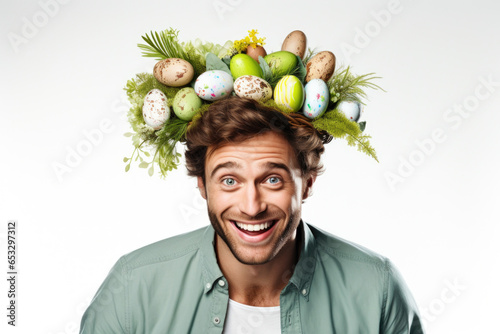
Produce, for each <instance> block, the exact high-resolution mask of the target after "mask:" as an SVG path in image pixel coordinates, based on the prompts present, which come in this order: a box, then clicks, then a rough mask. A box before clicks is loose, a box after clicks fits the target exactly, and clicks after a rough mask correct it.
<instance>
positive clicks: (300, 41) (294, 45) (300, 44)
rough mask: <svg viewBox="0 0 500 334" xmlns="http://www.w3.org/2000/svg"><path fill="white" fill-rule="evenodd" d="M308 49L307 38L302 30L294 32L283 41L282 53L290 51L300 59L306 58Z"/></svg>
mask: <svg viewBox="0 0 500 334" xmlns="http://www.w3.org/2000/svg"><path fill="white" fill-rule="evenodd" d="M306 48H307V37H306V34H304V33H303V32H302V31H300V30H295V31H292V32H291V33H289V34H288V36H286V38H285V40H284V41H283V45H282V46H281V51H289V52H291V53H293V54H295V55H297V56H299V57H300V59H302V58H304V54H305V53H306Z"/></svg>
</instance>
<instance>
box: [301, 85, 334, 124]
mask: <svg viewBox="0 0 500 334" xmlns="http://www.w3.org/2000/svg"><path fill="white" fill-rule="evenodd" d="M304 90H305V92H306V100H305V102H304V106H303V107H302V112H303V113H304V115H305V116H306V117H308V118H316V117H319V116H321V115H323V113H324V112H325V111H326V108H327V107H328V102H329V100H330V92H329V91H328V86H327V85H326V83H325V82H324V81H323V80H321V79H312V80H311V81H309V82H308V83H307V84H306V86H305V88H304Z"/></svg>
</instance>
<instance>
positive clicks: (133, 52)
mask: <svg viewBox="0 0 500 334" xmlns="http://www.w3.org/2000/svg"><path fill="white" fill-rule="evenodd" d="M63 2H65V3H63ZM44 4H47V5H44ZM49 4H51V5H49ZM0 6H1V7H0V13H1V14H0V15H1V18H0V37H1V38H0V48H1V56H0V57H1V58H0V59H1V62H0V63H1V65H0V66H1V80H0V85H1V86H0V92H1V121H0V145H1V146H0V222H1V226H2V227H1V231H0V235H1V237H2V238H1V243H2V245H1V253H3V254H4V255H0V259H1V263H2V264H1V265H0V267H1V268H4V269H3V270H4V273H6V272H7V268H6V266H7V263H6V245H5V233H6V225H7V221H8V220H9V219H17V220H18V222H19V223H18V224H19V229H18V242H19V245H18V269H19V279H18V301H17V303H18V310H17V311H18V318H17V321H18V322H17V324H18V326H17V327H16V328H11V327H10V326H7V325H6V322H7V318H6V316H5V314H6V313H7V311H6V307H7V303H8V300H7V297H6V295H7V285H6V280H5V279H2V280H1V281H2V284H0V296H2V297H1V298H0V306H1V307H0V309H2V310H3V311H1V312H0V313H1V314H0V319H2V320H1V325H0V326H1V327H0V328H2V329H1V331H2V332H3V333H5V332H4V329H5V328H8V331H7V332H8V333H44V334H45V333H47V334H61V333H76V332H77V327H78V324H79V321H80V318H81V315H82V313H83V311H84V309H85V307H86V306H87V305H88V303H89V302H90V300H91V298H92V296H93V295H94V293H95V292H96V290H97V288H98V286H99V285H100V283H101V282H102V280H103V279H104V277H105V276H106V274H107V272H108V270H109V269H110V268H111V266H112V265H113V264H114V262H115V261H116V260H117V259H118V257H119V256H121V255H123V254H124V253H127V252H129V251H132V250H134V249H136V248H138V247H141V246H143V245H146V244H149V243H151V242H154V241H157V240H159V239H163V238H166V237H169V236H172V235H176V234H179V233H183V232H187V231H190V230H193V229H195V228H198V227H201V226H204V225H205V224H207V223H208V220H207V218H206V213H205V207H204V203H203V200H202V199H201V197H200V196H199V195H198V194H197V193H196V189H195V182H194V179H191V178H188V177H187V176H186V172H185V170H184V168H183V167H182V168H180V169H179V170H177V171H175V172H173V173H171V175H170V176H169V177H168V178H167V179H166V180H162V179H160V178H159V177H158V176H156V175H155V176H154V177H149V176H148V175H147V171H146V170H144V169H140V168H138V167H137V165H134V166H133V167H132V168H131V171H130V172H128V173H125V172H124V166H125V164H124V163H123V162H122V159H123V157H125V156H130V154H131V153H132V150H133V147H132V144H131V142H130V138H125V137H124V136H123V133H124V132H127V131H129V126H128V123H127V121H126V111H127V106H126V102H125V94H124V91H123V89H122V88H123V87H124V85H125V83H126V81H127V80H128V79H130V78H132V77H133V76H134V75H135V74H136V73H138V72H142V71H148V72H151V71H152V68H153V66H154V63H155V61H154V60H152V59H149V58H143V57H141V53H140V50H139V49H138V48H137V46H136V44H137V43H140V42H141V35H144V34H145V33H146V32H149V31H151V30H153V31H155V30H162V29H165V28H168V27H173V28H176V29H179V30H180V31H181V33H180V39H181V40H184V41H188V40H194V39H195V38H201V39H202V40H205V41H211V42H216V43H220V44H222V43H224V42H225V41H226V40H235V39H241V38H243V37H244V36H246V35H247V30H250V29H258V30H259V33H260V36H264V37H267V40H266V42H267V44H266V46H265V47H266V49H267V51H268V53H269V52H271V51H278V50H279V49H280V47H281V43H282V41H283V39H284V38H285V36H286V35H287V34H288V33H289V32H291V31H292V30H296V29H300V30H302V31H304V32H305V33H306V35H307V37H308V43H309V46H310V47H317V48H318V50H330V51H332V52H334V53H335V54H336V56H337V62H338V63H343V64H349V65H351V66H352V69H353V71H354V72H356V73H359V74H362V73H368V72H376V73H377V74H378V75H380V76H381V77H383V79H381V80H380V81H379V82H378V83H379V84H380V85H381V86H383V88H385V90H386V91H387V92H385V93H384V92H380V91H370V92H369V95H370V101H368V103H367V107H366V108H365V111H364V113H363V116H362V118H363V120H365V121H367V130H366V131H367V132H368V133H369V134H371V135H372V137H373V139H372V144H373V145H374V146H375V147H376V149H377V152H378V155H379V159H380V163H376V162H375V161H374V160H373V159H371V158H369V157H367V156H365V155H364V154H361V153H358V152H357V151H356V150H355V149H354V148H350V147H347V146H346V145H345V143H344V142H340V141H338V142H334V143H332V144H329V145H328V146H327V152H326V154H325V155H324V163H325V165H326V167H327V170H326V172H325V174H324V175H323V176H321V177H320V178H319V179H318V182H317V184H316V185H315V189H314V191H315V192H314V196H313V197H312V198H310V199H309V200H308V201H307V203H306V204H305V207H304V214H303V218H304V219H305V220H306V221H308V222H309V223H312V224H315V225H317V226H319V227H321V228H323V229H325V230H327V231H330V232H331V233H334V234H336V235H338V236H341V237H343V238H346V239H349V240H352V241H354V242H357V243H360V244H362V245H364V246H366V247H369V248H371V249H373V250H375V251H377V252H379V253H382V254H384V255H386V256H388V257H389V258H391V259H392V260H393V261H394V262H395V263H396V265H397V266H398V267H399V268H400V270H401V271H402V273H403V275H404V277H405V279H406V281H407V283H408V285H409V286H410V288H411V290H412V292H413V294H414V296H415V299H416V301H417V303H418V304H419V306H420V308H421V311H422V313H423V317H424V319H425V320H426V326H427V329H428V333H492V332H494V331H496V330H497V329H496V326H495V325H496V324H497V323H498V322H497V321H496V319H497V318H498V314H499V311H500V308H499V307H498V299H499V297H500V292H499V289H498V282H499V281H500V275H499V270H498V269H499V265H500V263H499V260H498V254H500V246H499V245H500V243H499V242H498V239H499V237H500V230H499V219H498V216H497V208H498V205H499V204H500V201H499V200H500V196H499V194H498V188H499V186H500V179H499V176H498V175H499V173H498V169H499V168H500V161H499V154H498V152H499V149H500V144H499V139H500V136H499V135H498V132H497V131H498V126H499V124H500V116H499V113H498V107H499V105H500V84H499V82H500V66H499V65H500V64H499V60H498V59H499V51H500V44H499V43H498V36H499V33H500V23H498V22H499V20H498V12H499V9H500V5H499V4H498V3H495V2H494V1H486V0H480V1H475V2H472V1H467V2H464V1H460V2H459V1H444V0H442V1H430V0H425V1H410V0H401V1H400V2H399V3H398V2H389V1H385V0H384V1H382V0H379V1H367V0H366V1H342V2H340V1H319V0H308V1H303V2H300V3H299V2H297V3H293V2H291V1H287V2H285V1H282V2H279V1H269V0H265V1H263V0H254V1H241V0H220V1H171V0H162V1H144V2H143V3H139V2H138V1H118V0H115V1H102V0H101V1H97V0H86V1H82V0H72V1H68V0H65V1H62V0H60V2H55V0H41V1H40V2H39V1H35V0H29V1H15V2H14V1H9V2H7V1H4V0H2V3H1V5H0ZM44 8H45V9H44ZM35 24H36V25H38V27H37V26H36V25H35ZM481 78H483V79H481ZM481 80H486V81H490V82H493V83H494V84H490V86H485V85H484V84H483V83H482V81H481ZM478 87H479V88H478ZM488 89H489V90H488ZM450 108H452V109H451V111H450ZM453 108H462V109H463V110H465V112H464V113H463V115H464V116H458V115H459V114H457V113H455V112H454V111H453ZM456 110H457V109H456ZM468 110H470V111H468ZM451 117H453V118H451ZM102 121H105V122H108V123H109V124H110V128H111V129H109V131H107V133H103V137H102V140H101V141H98V142H96V144H95V145H92V146H91V147H90V153H89V154H87V155H86V156H84V157H82V159H81V161H79V162H78V163H74V164H73V167H68V168H70V169H71V171H69V172H65V173H63V174H62V175H59V176H60V177H59V178H58V176H57V173H56V172H55V170H54V165H55V164H65V165H67V162H66V159H67V158H68V155H69V154H70V152H71V151H72V150H76V149H77V148H78V147H81V146H82V145H85V141H86V140H87V139H86V136H85V134H84V133H85V132H91V131H97V130H98V131H101V130H99V126H100V123H101V122H102ZM439 129H441V130H439ZM435 131H438V132H439V131H440V132H441V136H440V139H441V140H440V142H439V143H435V144H432V145H431V144H429V140H431V139H432V134H433V132H435ZM417 142H420V143H427V144H426V145H424V146H423V148H422V146H419V145H418V144H417ZM424 151H426V152H424ZM404 161H406V162H404ZM409 161H411V162H409ZM391 173H392V174H391ZM401 174H402V175H401ZM388 175H392V178H393V182H392V185H391V183H390V182H388V179H387V178H388ZM396 175H399V176H398V177H399V179H395V176H396ZM2 277H3V276H2ZM450 286H454V288H453V289H450Z"/></svg>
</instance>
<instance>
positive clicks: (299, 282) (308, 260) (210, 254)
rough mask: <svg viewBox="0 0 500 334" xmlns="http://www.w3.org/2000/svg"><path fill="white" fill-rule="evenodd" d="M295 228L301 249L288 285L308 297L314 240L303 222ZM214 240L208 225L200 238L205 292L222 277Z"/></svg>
mask: <svg viewBox="0 0 500 334" xmlns="http://www.w3.org/2000/svg"><path fill="white" fill-rule="evenodd" d="M297 229H298V230H299V229H300V233H299V234H300V237H301V243H300V244H301V250H300V255H299V261H298V262H297V265H296V266H295V269H294V272H293V275H292V277H291V278H290V282H289V285H290V284H293V285H294V286H295V287H296V288H297V289H298V291H299V292H300V295H302V296H303V297H305V298H306V299H309V291H310V289H311V282H312V278H313V275H314V270H315V268H316V254H317V252H316V240H315V239H314V236H313V234H312V232H311V229H310V228H309V226H308V225H307V224H306V223H305V222H303V221H301V222H300V224H299V227H298V228H297ZM214 240H215V230H214V229H213V227H212V225H208V226H207V227H206V229H205V231H204V233H203V234H202V238H201V240H200V251H201V259H202V261H201V266H202V271H203V279H204V282H203V283H204V292H205V293H207V292H209V291H210V290H211V289H212V287H213V285H214V283H215V282H216V281H217V280H218V279H220V278H221V277H223V274H222V272H221V270H220V268H219V265H218V264H217V257H216V255H215V247H214Z"/></svg>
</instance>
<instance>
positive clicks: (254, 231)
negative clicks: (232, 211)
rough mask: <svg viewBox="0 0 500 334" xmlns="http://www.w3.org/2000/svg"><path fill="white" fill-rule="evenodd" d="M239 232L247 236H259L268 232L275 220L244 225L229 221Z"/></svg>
mask: <svg viewBox="0 0 500 334" xmlns="http://www.w3.org/2000/svg"><path fill="white" fill-rule="evenodd" d="M231 222H232V223H233V224H234V225H235V226H236V227H237V228H238V229H239V230H240V231H242V232H243V233H245V234H248V235H259V234H262V233H265V232H267V231H269V230H270V229H271V228H272V227H273V226H274V224H276V222H277V220H269V221H266V222H264V223H261V224H245V223H240V222H237V221H233V220H232V221H231Z"/></svg>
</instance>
